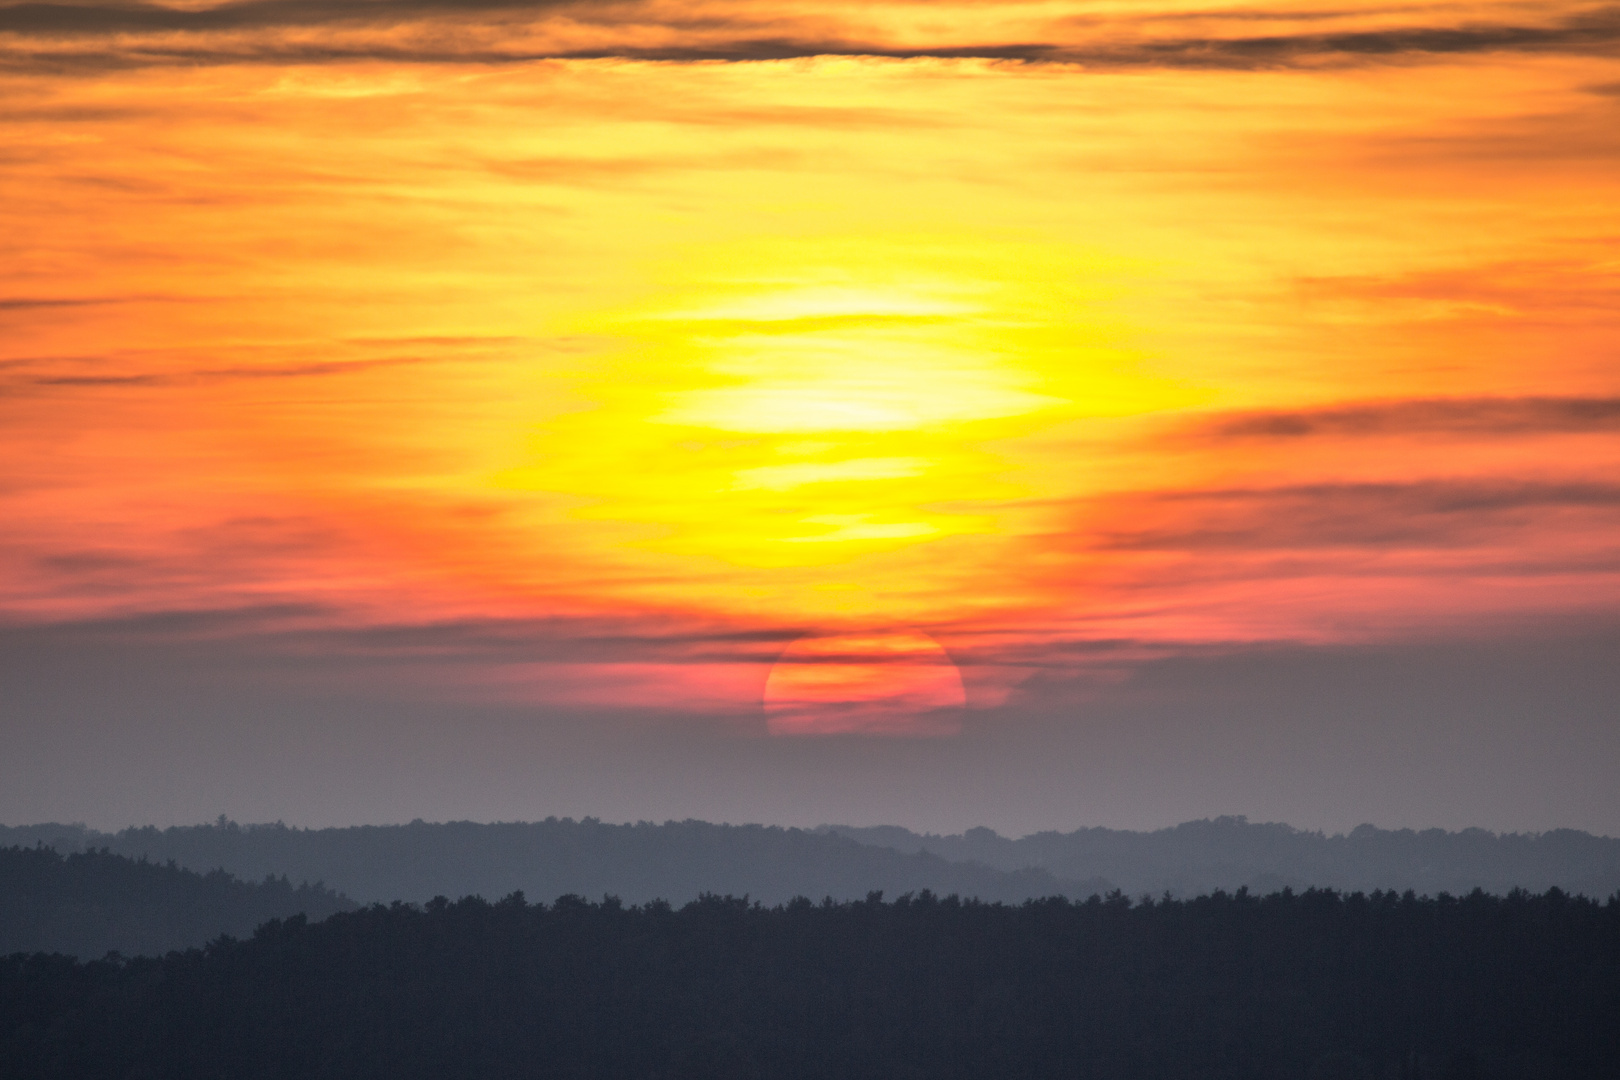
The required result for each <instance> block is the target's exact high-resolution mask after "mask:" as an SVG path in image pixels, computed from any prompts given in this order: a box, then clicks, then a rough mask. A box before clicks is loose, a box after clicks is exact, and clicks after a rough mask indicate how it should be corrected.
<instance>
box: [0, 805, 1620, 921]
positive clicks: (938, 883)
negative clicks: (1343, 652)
mask: <svg viewBox="0 0 1620 1080" xmlns="http://www.w3.org/2000/svg"><path fill="white" fill-rule="evenodd" d="M19 843H20V844H25V845H32V844H35V843H43V844H45V845H47V846H49V847H52V848H55V849H57V850H60V851H64V852H71V851H81V850H84V849H86V848H91V847H95V848H106V849H108V850H109V851H111V852H114V853H119V854H124V855H128V856H131V857H135V858H147V859H151V860H154V861H157V862H166V861H169V860H173V861H174V862H175V863H177V864H178V865H180V866H183V867H190V868H192V869H195V870H212V869H214V868H216V867H223V868H224V869H225V870H228V871H230V872H231V873H233V874H236V875H238V876H240V877H243V878H246V879H249V880H258V879H261V878H263V877H264V876H265V875H267V874H268V875H286V876H287V877H289V878H290V879H291V880H293V881H324V882H326V883H327V884H328V885H329V886H331V887H333V888H336V889H338V890H340V891H341V892H343V893H344V894H346V895H347V896H349V897H352V898H354V899H355V900H358V901H360V902H362V903H371V902H389V901H393V900H405V901H414V902H422V901H426V900H429V899H431V898H432V897H434V896H438V895H443V896H447V897H452V898H456V897H461V896H467V895H481V896H484V897H486V898H489V899H497V898H499V897H502V896H505V895H507V894H509V893H512V892H514V891H522V892H523V893H525V894H526V895H528V896H530V897H532V898H534V899H537V900H550V899H553V898H555V897H557V896H561V895H564V894H569V893H571V894H576V895H581V896H587V897H601V896H604V895H611V896H617V897H619V898H620V899H622V900H623V901H625V902H626V903H644V902H646V901H650V900H655V899H661V900H668V901H670V902H672V903H676V904H680V903H684V902H686V901H688V900H691V899H694V898H696V897H698V896H700V895H702V894H705V893H714V894H730V895H734V896H744V895H746V896H748V897H750V898H752V899H754V900H758V901H760V902H763V903H766V904H776V903H782V902H785V901H788V900H791V899H793V898H794V897H796V896H806V897H810V898H812V899H818V900H819V899H821V898H822V897H832V898H834V899H851V898H860V897H864V896H865V895H866V894H867V893H869V892H873V891H881V892H884V893H885V894H886V895H888V896H891V897H893V896H899V895H903V894H905V893H908V892H910V893H915V892H921V891H922V890H924V889H928V890H931V891H933V892H935V893H937V894H939V895H951V894H957V895H960V896H964V897H978V898H980V899H983V900H990V901H995V900H1002V901H1008V902H1016V901H1020V900H1024V899H1027V898H1030V897H1043V896H1055V895H1064V896H1069V897H1072V898H1077V899H1083V898H1085V897H1087V896H1090V895H1092V894H1093V893H1099V894H1106V893H1108V892H1109V891H1111V890H1113V889H1115V888H1119V889H1123V890H1124V891H1125V892H1127V893H1128V894H1130V895H1132V896H1140V895H1142V894H1150V895H1154V896H1158V895H1162V894H1164V893H1166V892H1168V893H1170V894H1172V895H1176V896H1195V895H1199V894H1202V893H1209V892H1212V891H1214V890H1216V889H1226V890H1229V891H1230V890H1235V889H1238V888H1241V887H1244V886H1247V887H1248V888H1250V889H1251V890H1254V891H1256V892H1261V893H1265V892H1271V891H1274V890H1276V889H1281V888H1284V887H1292V888H1295V889H1304V888H1309V887H1325V888H1336V889H1341V890H1345V891H1364V892H1372V891H1374V890H1377V889H1394V890H1397V891H1405V890H1407V889H1411V890H1413V891H1415V892H1417V893H1419V894H1422V895H1436V894H1438V893H1441V892H1449V893H1452V894H1455V895H1461V894H1465V893H1467V892H1470V891H1471V890H1473V889H1475V888H1482V889H1484V890H1486V891H1487V892H1492V893H1497V894H1505V893H1507V892H1509V891H1511V890H1512V889H1515V888H1524V889H1529V890H1532V891H1538V892H1539V891H1543V890H1545V889H1548V888H1552V887H1558V888H1562V889H1564V890H1566V891H1568V892H1572V893H1578V894H1584V895H1587V896H1593V897H1598V898H1605V897H1607V896H1609V895H1611V894H1613V893H1615V892H1616V891H1617V890H1620V840H1615V839H1610V838H1606V837H1595V836H1591V835H1590V834H1587V833H1583V832H1576V831H1573V830H1557V831H1554V832H1547V833H1541V834H1536V835H1515V834H1507V835H1498V834H1495V833H1491V832H1487V831H1485V830H1482V829H1468V830H1463V831H1462V832H1446V831H1443V830H1439V829H1431V830H1424V831H1421V832H1414V831H1412V830H1385V829H1376V828H1373V827H1372V826H1370V825H1364V826H1361V827H1359V828H1357V829H1355V830H1353V831H1351V832H1350V833H1348V834H1344V835H1338V836H1330V835H1326V834H1323V833H1319V832H1307V831H1303V830H1298V829H1293V828H1290V827H1289V826H1286V825H1279V824H1255V823H1251V822H1249V821H1247V820H1245V819H1243V818H1238V817H1223V818H1214V819H1206V820H1203V821H1194V822H1187V823H1185V824H1182V825H1178V826H1175V827H1173V828H1169V829H1161V830H1158V831H1155V832H1128V831H1123V830H1114V829H1101V828H1093V829H1079V830H1076V831H1074V832H1070V833H1059V832H1043V833H1036V834H1034V835H1031V836H1026V837H1023V838H1021V839H1012V838H1008V837H1003V836H999V835H997V834H996V833H994V832H992V831H991V830H989V829H970V830H968V831H967V832H965V833H962V834H959V835H955V836H939V835H934V834H925V833H916V832H912V831H911V830H908V829H903V828H899V827H896V826H876V827H854V826H833V825H829V826H822V827H820V828H818V829H809V830H807V829H795V828H782V827H778V826H764V825H715V824H709V823H707V822H701V821H679V822H676V821H670V822H664V823H663V824H653V823H649V822H639V823H636V824H623V825H620V824H610V823H606V822H602V821H599V820H597V819H595V818H584V819H582V820H578V821H576V820H573V819H571V818H548V819H547V820H545V821H539V822H529V823H523V822H507V823H493V824H480V823H477V822H466V821H463V822H447V823H442V824H430V823H426V822H421V821H416V822H412V823H410V824H408V825H363V826H352V827H346V828H330V829H298V828H289V827H287V826H285V825H281V824H274V825H238V824H236V823H234V822H231V821H227V820H225V819H224V818H223V817H222V818H220V819H219V820H218V821H216V822H214V823H213V824H210V825H193V826H177V827H173V828H167V829H157V828H152V827H145V828H131V829H125V830H123V831H121V832H118V833H102V832H97V831H95V830H93V829H88V828H85V827H84V826H82V825H34V826H20V827H11V828H7V827H4V826H0V844H19Z"/></svg>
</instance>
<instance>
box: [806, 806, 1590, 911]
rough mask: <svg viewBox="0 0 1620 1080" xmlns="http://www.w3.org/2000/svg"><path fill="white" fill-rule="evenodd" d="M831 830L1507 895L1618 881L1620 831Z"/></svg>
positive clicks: (1098, 860)
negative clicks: (1013, 833)
mask: <svg viewBox="0 0 1620 1080" xmlns="http://www.w3.org/2000/svg"><path fill="white" fill-rule="evenodd" d="M822 831H824V832H829V833H833V834H836V835H839V836H847V837H849V838H850V839H852V840H859V841H860V842H861V843H863V844H873V845H875V846H879V847H887V848H893V849H895V850H897V851H904V852H928V853H930V854H934V855H938V856H940V857H941V858H945V859H950V860H952V861H955V862H964V861H973V862H979V863H983V864H985V865H987V866H993V867H997V868H999V869H1002V870H1011V869H1022V868H1037V869H1041V870H1045V871H1047V872H1049V873H1051V874H1052V875H1053V877H1055V878H1057V879H1058V880H1077V879H1092V878H1102V879H1104V880H1107V881H1110V882H1112V883H1113V884H1114V885H1116V886H1118V887H1119V888H1121V889H1124V890H1125V891H1126V892H1128V893H1130V894H1131V895H1137V894H1140V893H1144V892H1146V893H1151V894H1153V895H1154V896H1158V895H1159V894H1161V893H1164V892H1170V893H1171V894H1173V895H1178V896H1196V895H1198V894H1200V893H1207V892H1212V891H1214V890H1215V889H1226V890H1228V891H1230V890H1232V889H1236V888H1239V887H1241V886H1245V885H1246V886H1248V887H1249V888H1250V889H1253V890H1256V891H1260V892H1275V891H1276V890H1278V889H1281V888H1283V887H1285V886H1287V887H1292V888H1294V889H1302V888H1307V887H1311V886H1315V887H1318V888H1322V887H1331V888H1336V889H1342V890H1352V891H1353V890H1361V891H1363V892H1371V891H1373V890H1374V889H1394V890H1396V891H1397V892H1404V891H1405V890H1407V889H1412V890H1415V891H1416V892H1417V893H1419V894H1420V895H1421V894H1425V893H1426V894H1428V895H1431V896H1432V895H1435V894H1438V893H1441V892H1451V893H1456V894H1461V893H1466V892H1470V891H1472V890H1474V889H1476V888H1481V889H1484V890H1485V891H1486V892H1494V893H1506V892H1508V891H1510V890H1512V889H1515V888H1522V889H1529V890H1531V891H1533V892H1540V891H1543V890H1545V889H1548V888H1552V887H1554V886H1556V887H1558V888H1562V889H1564V890H1565V891H1566V892H1574V893H1584V894H1585V895H1587V896H1608V895H1609V894H1610V893H1613V892H1614V891H1616V890H1620V840H1617V839H1613V838H1610V837H1602V836H1593V835H1591V834H1590V833H1584V832H1579V831H1577V830H1575V829H1555V830H1552V831H1550V832H1544V833H1533V834H1523V833H1500V834H1498V833H1493V832H1489V831H1487V830H1485V829H1463V830H1462V831H1460V832H1447V831H1445V830H1444V829H1423V830H1413V829H1378V828H1374V827H1373V826H1371V825H1361V826H1358V827H1357V828H1355V829H1352V830H1351V831H1350V832H1348V833H1345V834H1342V835H1338V836H1327V835H1324V834H1322V833H1319V832H1308V831H1306V830H1303V829H1294V828H1290V827H1289V826H1287V825H1279V824H1275V823H1272V824H1260V823H1257V822H1250V821H1248V820H1246V819H1245V818H1241V817H1222V818H1214V819H1211V820H1204V821H1189V822H1185V823H1183V824H1181V825H1177V826H1174V827H1173V828H1168V829H1159V830H1156V831H1154V832H1131V831H1128V830H1124V829H1100V828H1091V829H1077V830H1075V831H1074V832H1068V833H1062V832H1039V833H1034V834H1032V835H1029V836H1025V837H1022V838H1020V839H1016V840H1015V839H1012V838H1010V837H1005V836H998V835H997V834H996V833H994V832H992V831H991V830H989V829H982V828H981V829H969V830H967V831H966V832H965V833H961V834H958V835H955V836H939V835H936V834H933V833H915V832H912V831H911V830H910V829H902V828H899V827H897V826H893V825H879V826H875V827H864V828H861V827H852V826H848V825H824V826H822ZM1071 895H1072V894H1071Z"/></svg>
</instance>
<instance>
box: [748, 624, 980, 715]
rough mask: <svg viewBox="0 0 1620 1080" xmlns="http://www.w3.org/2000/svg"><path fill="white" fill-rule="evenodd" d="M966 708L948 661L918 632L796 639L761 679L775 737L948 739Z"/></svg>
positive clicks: (954, 670) (957, 676)
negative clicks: (874, 736)
mask: <svg viewBox="0 0 1620 1080" xmlns="http://www.w3.org/2000/svg"><path fill="white" fill-rule="evenodd" d="M966 704H967V695H966V693H965V692H964V691H963V689H962V674H961V672H960V671H958V670H957V667H956V664H955V663H954V662H953V661H952V660H951V658H950V655H949V654H948V653H946V651H945V650H944V649H943V648H941V647H940V644H939V643H938V642H937V641H935V640H934V639H933V638H931V637H929V636H928V635H927V634H924V633H921V632H919V631H916V630H886V631H874V632H867V633H845V634H827V635H817V636H812V637H804V638H800V639H799V640H797V641H795V642H794V643H793V644H791V645H789V646H788V647H787V649H786V650H785V651H784V652H783V653H782V655H781V657H780V658H778V660H777V661H776V666H775V667H773V668H772V669H771V674H770V677H769V678H767V679H766V680H765V695H764V705H765V716H766V720H767V724H768V727H769V730H770V732H771V734H773V735H954V734H956V733H957V732H959V731H960V730H961V728H962V715H961V714H962V709H963V706H965V705H966Z"/></svg>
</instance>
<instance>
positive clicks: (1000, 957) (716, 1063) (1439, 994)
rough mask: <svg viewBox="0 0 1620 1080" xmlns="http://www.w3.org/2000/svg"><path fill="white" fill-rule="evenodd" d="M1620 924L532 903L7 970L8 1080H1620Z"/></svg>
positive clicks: (1496, 900)
mask: <svg viewBox="0 0 1620 1080" xmlns="http://www.w3.org/2000/svg"><path fill="white" fill-rule="evenodd" d="M1617 1017H1620V902H1616V901H1614V900H1611V901H1610V902H1608V903H1607V904H1599V903H1596V902H1594V901H1590V900H1584V899H1576V898H1571V897H1569V896H1567V895H1565V894H1563V893H1560V892H1557V891H1552V892H1549V893H1547V894H1545V895H1541V896H1532V895H1527V894H1523V893H1515V894H1513V895H1510V896H1508V897H1505V898H1502V897H1493V896H1489V895H1486V894H1484V893H1476V894H1474V895H1470V896H1468V897H1466V898H1462V899H1453V898H1449V897H1442V898H1440V899H1436V900H1428V899H1417V898H1414V897H1412V896H1410V895H1407V896H1404V897H1403V896H1397V895H1395V894H1392V893H1384V894H1378V895H1375V896H1371V897H1367V896H1360V895H1355V896H1349V897H1345V896H1341V895H1338V894H1335V893H1331V892H1319V891H1313V892H1308V893H1304V894H1290V893H1283V894H1277V895H1272V896H1268V897H1265V898H1259V897H1255V896H1250V895H1246V894H1240V895H1225V894H1221V895H1215V896H1211V897H1205V898H1200V899H1197V900H1192V901H1164V902H1160V903H1149V902H1144V903H1141V904H1134V905H1133V904H1132V903H1131V902H1130V901H1129V900H1127V899H1125V898H1123V897H1118V896H1116V897H1115V898H1113V899H1110V900H1099V899H1096V898H1093V899H1092V900H1090V901H1089V902H1084V903H1079V904H1075V903H1070V902H1068V901H1063V900H1049V901H1035V902H1030V903H1026V904H1023V905H1021V906H1017V907H1009V906H1002V905H986V904H977V903H962V902H959V901H956V900H955V899H948V900H939V899H935V898H933V897H932V896H928V895H922V896H917V897H906V898H902V899H901V900H899V901H897V902H895V903H892V904H885V903H883V902H881V900H880V899H879V898H872V899H869V900H868V901H866V902H854V903H845V904H834V903H830V902H828V903H822V904H812V903H810V902H809V901H804V900H801V901H795V902H793V903H790V904H787V905H785V906H783V907H778V908H775V909H766V908H761V907H759V906H750V905H749V904H747V903H746V902H743V901H737V900H730V899H724V900H722V899H714V898H706V899H704V900H701V901H699V902H696V903H693V904H689V905H687V906H685V907H683V908H680V909H678V910H677V909H672V908H670V907H669V906H667V905H662V904H652V905H648V906H646V907H641V908H625V907H622V906H621V905H619V904H618V903H617V902H613V901H608V902H604V903H602V904H589V903H586V902H584V901H581V900H578V899H574V898H568V897H565V898H563V899H561V900H559V901H558V902H557V903H556V904H554V905H552V906H550V907H546V906H529V905H526V904H525V903H524V902H523V900H522V898H521V897H512V898H509V899H507V900H504V901H501V902H499V903H496V904H493V905H492V904H489V903H486V902H484V901H481V900H464V901H461V902H459V903H447V902H444V901H442V900H440V901H435V902H433V903H430V904H428V905H427V906H426V907H425V908H416V907H412V906H406V905H395V906H393V907H387V908H384V907H373V908H370V909H366V910H362V911H358V912H354V913H350V914H340V915H335V916H333V917H331V918H329V919H327V920H326V921H325V922H323V923H319V924H309V923H306V922H304V921H303V920H290V921H286V922H278V923H271V924H269V925H267V926H265V927H264V928H262V929H261V930H260V931H259V932H258V933H257V934H256V935H255V936H254V937H253V938H252V939H251V940H248V941H241V942H233V941H222V942H217V943H215V944H213V945H210V946H209V947H208V948H207V949H206V950H203V951H199V952H191V953H187V954H172V955H170V956H168V957H167V958H165V959H162V960H137V961H129V962H125V963H90V964H79V963H74V962H72V961H69V960H66V959H63V958H52V957H43V956H35V957H21V956H14V957H11V958H9V959H7V960H4V961H0V1073H3V1074H4V1075H5V1076H7V1077H18V1078H23V1077H27V1078H42V1077H73V1078H83V1080H95V1078H100V1077H109V1078H111V1077H129V1076H141V1077H174V1078H187V1077H278V1078H297V1077H344V1078H366V1077H376V1078H384V1077H386V1078H389V1080H406V1078H416V1077H420V1078H424V1080H427V1078H432V1080H453V1078H461V1077H466V1078H475V1077H476V1078H479V1080H498V1078H505V1077H580V1078H585V1077H591V1078H600V1080H614V1078H624V1080H657V1078H667V1080H675V1078H692V1080H728V1078H749V1077H753V1078H767V1077H768V1078H772V1080H794V1078H826V1080H833V1078H837V1080H859V1078H867V1077H870V1078H873V1080H877V1078H883V1080H903V1078H913V1077H914V1078H923V1077H929V1078H935V1077H937V1078H942V1080H943V1078H960V1080H1013V1078H1022V1077H1064V1078H1084V1077H1095V1078H1098V1080H1105V1078H1106V1080H1128V1078H1143V1080H1147V1078H1164V1080H1172V1078H1173V1080H1198V1078H1228V1077H1229V1078H1232V1080H1240V1078H1241V1080H1266V1078H1277V1080H1283V1078H1287V1080H1340V1078H1362V1080H1371V1078H1389V1080H1395V1078H1411V1080H1416V1078H1435V1080H1442V1078H1445V1080H1449V1078H1458V1080H1460V1078H1480V1077H1500V1078H1509V1077H1514V1078H1517V1077H1524V1078H1531V1077H1535V1078H1547V1080H1554V1078H1556V1080H1585V1078H1592V1080H1597V1078H1612V1077H1614V1076H1616V1075H1620V1024H1617V1023H1616V1022H1615V1021H1616V1018H1617Z"/></svg>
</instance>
